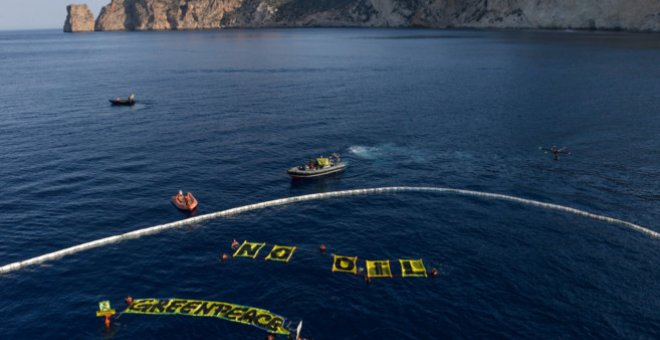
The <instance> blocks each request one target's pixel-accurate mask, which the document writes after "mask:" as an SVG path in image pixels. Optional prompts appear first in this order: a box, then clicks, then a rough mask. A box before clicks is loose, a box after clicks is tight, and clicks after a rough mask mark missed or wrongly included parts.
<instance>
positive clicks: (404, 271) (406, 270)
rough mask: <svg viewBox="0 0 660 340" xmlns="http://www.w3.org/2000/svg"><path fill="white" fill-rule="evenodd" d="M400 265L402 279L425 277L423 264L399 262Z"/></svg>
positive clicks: (406, 261) (408, 261) (410, 261)
mask: <svg viewBox="0 0 660 340" xmlns="http://www.w3.org/2000/svg"><path fill="white" fill-rule="evenodd" d="M399 263H401V276H403V277H426V268H424V262H422V260H421V259H419V260H399Z"/></svg>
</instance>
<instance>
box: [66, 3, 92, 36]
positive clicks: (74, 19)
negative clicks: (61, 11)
mask: <svg viewBox="0 0 660 340" xmlns="http://www.w3.org/2000/svg"><path fill="white" fill-rule="evenodd" d="M92 31H94V14H92V11H90V10H89V7H87V5H69V6H66V20H65V21H64V32H92Z"/></svg>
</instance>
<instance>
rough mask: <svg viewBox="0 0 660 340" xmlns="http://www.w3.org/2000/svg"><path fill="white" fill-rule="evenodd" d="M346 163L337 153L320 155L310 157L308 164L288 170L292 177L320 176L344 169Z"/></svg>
mask: <svg viewBox="0 0 660 340" xmlns="http://www.w3.org/2000/svg"><path fill="white" fill-rule="evenodd" d="M344 169H346V163H344V162H342V161H341V157H340V156H339V154H337V153H333V154H332V155H330V156H329V157H325V156H320V157H318V158H316V159H310V160H309V161H308V162H307V164H304V165H299V166H296V167H293V168H291V169H289V170H288V171H287V173H288V174H289V176H291V177H292V178H311V177H320V176H325V175H329V174H333V173H336V172H340V171H344Z"/></svg>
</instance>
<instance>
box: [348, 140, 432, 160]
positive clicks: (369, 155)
mask: <svg viewBox="0 0 660 340" xmlns="http://www.w3.org/2000/svg"><path fill="white" fill-rule="evenodd" d="M348 153H349V154H352V155H355V156H357V157H359V158H362V159H368V160H376V159H378V160H383V159H391V158H397V159H405V160H408V161H412V162H415V163H425V162H427V161H428V158H429V157H428V156H427V155H426V154H425V153H424V152H422V151H420V150H416V149H413V148H408V147H403V146H398V145H395V144H391V143H387V144H382V145H377V146H364V145H353V146H351V147H349V148H348Z"/></svg>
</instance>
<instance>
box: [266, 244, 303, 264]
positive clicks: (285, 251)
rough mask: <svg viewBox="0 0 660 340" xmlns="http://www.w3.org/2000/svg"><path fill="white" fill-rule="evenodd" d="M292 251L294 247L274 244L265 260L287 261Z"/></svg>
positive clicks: (294, 249)
mask: <svg viewBox="0 0 660 340" xmlns="http://www.w3.org/2000/svg"><path fill="white" fill-rule="evenodd" d="M294 251H296V247H289V246H278V245H274V246H273V249H271V250H270V253H268V256H266V260H270V261H282V262H289V260H291V256H293V252H294Z"/></svg>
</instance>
